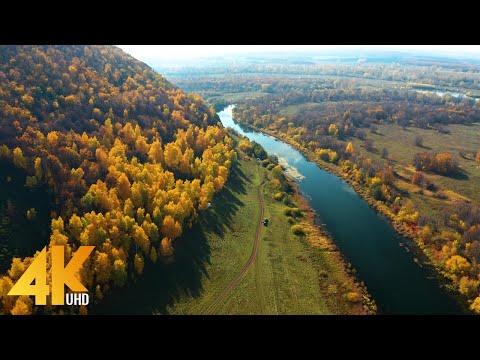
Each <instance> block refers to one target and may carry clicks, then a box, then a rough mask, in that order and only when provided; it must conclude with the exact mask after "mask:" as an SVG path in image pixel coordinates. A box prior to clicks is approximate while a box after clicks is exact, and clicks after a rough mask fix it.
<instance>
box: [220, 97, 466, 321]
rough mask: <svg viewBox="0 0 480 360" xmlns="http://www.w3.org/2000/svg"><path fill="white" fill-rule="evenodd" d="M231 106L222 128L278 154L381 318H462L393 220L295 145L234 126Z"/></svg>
mask: <svg viewBox="0 0 480 360" xmlns="http://www.w3.org/2000/svg"><path fill="white" fill-rule="evenodd" d="M233 107H234V106H233V105H230V106H229V107H227V108H226V109H224V110H223V111H222V112H219V113H218V115H219V116H220V119H221V121H222V123H223V125H224V126H226V127H231V128H233V129H235V130H236V131H238V132H239V133H240V134H242V135H244V136H247V137H248V138H249V139H250V140H254V141H256V142H258V143H259V144H261V145H262V146H263V147H264V148H265V150H266V151H267V152H268V153H270V154H276V155H277V156H278V157H279V159H280V160H281V163H282V165H284V166H286V167H287V172H288V173H290V174H291V175H292V177H293V178H294V179H295V181H296V182H297V183H298V185H299V187H300V190H301V192H302V193H303V194H304V195H305V196H306V197H307V198H308V199H309V201H310V206H311V207H312V208H313V209H314V210H315V212H316V213H317V215H318V218H319V221H320V223H322V224H325V228H326V230H328V232H329V233H330V234H331V235H332V236H333V238H334V242H335V243H336V244H337V246H338V247H339V249H340V251H341V252H342V254H343V255H344V256H345V258H346V259H347V260H348V261H349V262H350V263H351V264H352V265H353V266H354V268H355V269H356V270H357V274H358V277H359V279H360V280H362V281H364V283H365V284H366V285H367V288H368V291H369V292H370V294H371V295H372V296H373V298H374V299H375V302H376V303H377V306H378V309H379V312H380V313H382V314H461V313H462V311H461V309H460V307H459V305H458V304H457V303H456V301H455V300H454V299H453V297H452V296H451V295H450V294H448V293H447V291H445V290H444V289H443V288H441V287H440V284H439V282H438V281H437V280H436V279H434V278H433V276H432V274H429V272H428V271H427V270H426V269H425V268H422V267H420V266H419V265H418V264H417V263H416V262H415V261H414V257H413V256H412V254H411V253H408V252H407V251H406V250H405V249H404V247H401V246H400V243H402V244H405V243H406V242H407V241H406V240H405V239H404V238H402V237H401V236H400V235H398V234H397V233H396V232H395V230H394V229H393V227H392V226H391V224H390V223H389V221H388V220H387V219H386V218H385V217H384V216H382V215H380V214H378V213H377V212H376V211H375V210H373V209H372V208H371V207H370V206H369V205H368V204H367V203H366V202H365V201H364V200H363V199H362V198H361V197H360V196H359V195H358V194H357V193H356V192H355V191H354V189H353V188H352V187H351V186H350V185H349V184H347V183H346V182H345V181H344V180H342V179H340V178H338V177H337V176H335V175H333V174H330V173H328V172H326V171H324V170H322V169H320V168H319V167H318V166H317V165H316V164H315V163H313V162H311V161H309V160H308V159H306V158H305V157H304V156H303V155H302V154H301V153H300V152H299V151H298V150H296V149H295V148H293V147H292V146H290V145H288V144H286V143H284V142H282V141H280V140H277V139H275V138H273V137H271V136H268V135H265V134H263V133H260V132H257V131H254V130H252V129H249V128H247V127H245V126H240V125H239V124H237V123H235V122H234V121H233V118H232V109H233Z"/></svg>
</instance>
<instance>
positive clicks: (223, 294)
mask: <svg viewBox="0 0 480 360" xmlns="http://www.w3.org/2000/svg"><path fill="white" fill-rule="evenodd" d="M264 185H265V180H263V181H262V183H261V184H260V185H259V186H258V204H259V206H260V214H259V216H258V223H257V230H256V231H255V241H254V243H253V249H252V253H251V254H250V257H249V258H248V260H247V262H246V263H245V265H243V268H242V270H241V271H240V273H238V275H237V276H236V277H235V278H234V279H233V280H232V281H231V282H230V283H229V284H228V286H227V287H226V288H225V289H224V290H223V291H222V292H221V293H220V295H219V296H217V298H216V299H215V300H214V301H213V302H212V303H211V304H210V306H209V307H208V308H207V310H206V311H205V312H204V314H205V315H211V314H213V313H214V312H215V310H216V309H217V308H218V305H219V304H222V303H224V300H225V299H226V297H227V296H228V295H229V294H230V293H231V292H232V290H233V289H235V287H236V286H237V285H238V283H239V282H240V280H242V278H243V277H244V276H245V274H246V273H247V271H248V269H249V268H250V266H251V265H252V264H253V263H254V262H256V259H257V254H258V248H259V245H260V237H261V235H262V230H263V217H264V213H265V208H264V206H263V186H264ZM260 296H262V294H260ZM262 301H263V297H262ZM262 307H263V304H262Z"/></svg>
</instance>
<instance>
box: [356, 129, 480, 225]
mask: <svg viewBox="0 0 480 360" xmlns="http://www.w3.org/2000/svg"><path fill="white" fill-rule="evenodd" d="M447 128H448V130H450V133H449V134H441V133H439V132H438V131H434V130H426V129H419V128H413V127H408V128H406V129H405V130H404V129H402V128H401V127H400V126H398V125H394V124H382V125H379V126H378V131H377V134H374V133H371V132H368V138H370V139H372V140H373V143H374V147H375V150H374V151H373V152H369V151H367V150H365V149H364V148H363V147H362V141H361V140H359V139H357V138H352V139H351V140H352V142H353V146H354V148H355V149H356V150H357V151H359V152H361V153H364V154H366V155H367V156H369V157H371V158H372V159H374V160H376V161H383V162H387V161H386V160H385V159H382V158H381V155H380V154H381V150H382V148H386V149H388V153H389V156H388V162H390V164H391V165H392V166H393V167H394V169H395V170H396V171H397V172H398V173H399V174H401V175H403V176H405V177H407V178H409V177H411V175H412V173H413V171H414V168H413V166H412V160H413V157H414V155H415V154H416V153H417V152H423V151H434V150H435V151H448V152H451V153H452V155H453V156H454V157H455V159H456V160H457V161H458V163H459V166H460V169H461V172H460V174H459V175H457V176H442V175H438V174H435V173H431V172H429V173H427V174H426V176H427V177H428V178H429V179H430V180H431V181H432V182H433V183H434V184H436V185H438V186H439V187H440V189H441V190H442V191H443V192H445V193H446V194H447V196H448V199H447V200H439V199H436V198H434V197H432V196H429V195H430V194H428V192H427V193H426V194H424V195H421V194H418V193H417V191H418V189H417V188H416V187H415V186H413V185H411V186H410V184H408V183H401V182H400V183H399V182H397V186H399V187H400V188H401V189H405V190H409V192H410V195H411V197H412V199H413V200H414V201H415V203H416V205H417V207H418V208H419V210H420V211H421V212H422V213H428V214H429V215H431V216H434V217H438V216H440V214H441V212H442V211H443V210H445V209H449V208H450V207H451V206H453V205H454V203H455V201H456V200H459V199H470V200H472V201H474V202H477V203H478V202H480V192H479V191H478V184H480V164H479V163H478V162H477V161H475V159H474V158H473V157H472V153H473V152H476V151H478V150H480V124H474V125H472V126H466V125H456V124H455V125H449V126H448V127H447ZM417 135H419V136H421V137H422V138H423V148H420V147H417V146H415V145H414V140H415V137H416V136H417ZM349 140H350V139H349ZM460 151H464V152H466V153H467V159H465V158H463V157H461V156H460V155H459V154H460ZM414 188H415V189H414Z"/></svg>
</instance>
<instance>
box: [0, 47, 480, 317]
mask: <svg viewBox="0 0 480 360" xmlns="http://www.w3.org/2000/svg"><path fill="white" fill-rule="evenodd" d="M122 49H124V48H123V46H120V47H117V46H107V45H106V46H103V45H88V46H84V45H31V46H30V45H18V46H4V45H2V46H0V315H30V314H33V315H52V314H62V315H87V314H92V313H93V314H98V313H100V314H102V313H118V314H150V315H151V314H297V315H298V314H349V315H353V314H356V315H358V314H362V315H364V314H370V315H373V314H423V313H424V311H425V309H427V310H429V309H428V307H429V306H428V304H429V302H431V301H436V300H438V302H439V304H441V305H438V307H435V306H433V307H432V309H431V313H441V314H446V313H449V314H451V313H455V314H460V313H461V314H480V196H479V194H478V189H477V187H478V183H479V181H480V127H479V126H480V125H479V124H480V100H479V99H480V75H479V74H480V62H478V61H477V60H475V59H471V60H468V59H464V60H462V59H463V58H462V59H454V58H448V57H440V56H438V57H434V56H422V55H416V54H408V55H404V54H402V53H398V54H393V53H388V54H386V55H381V54H380V55H378V54H376V53H373V52H372V53H368V52H367V53H366V55H365V54H364V55H358V54H356V53H354V54H353V55H352V54H350V53H349V54H348V55H345V54H343V55H335V54H336V53H332V54H333V55H331V57H328V56H326V57H322V56H320V55H318V54H316V53H308V52H306V53H301V52H300V53H294V52H292V53H291V54H290V53H272V54H269V53H268V52H267V53H265V54H263V53H261V54H259V55H258V56H257V55H252V54H250V55H249V54H243V55H238V56H237V55H235V56H234V55H225V56H218V57H215V56H211V57H205V58H202V59H200V60H198V61H191V62H190V63H187V62H186V61H184V62H178V63H177V62H176V61H172V62H171V63H168V62H159V63H155V61H153V60H152V61H146V63H144V62H142V61H140V60H137V59H136V58H135V57H134V56H132V55H130V54H129V53H128V51H127V50H125V49H124V50H125V51H124V50H122ZM362 54H363V53H362ZM382 56H383V57H382ZM147 64H148V65H147ZM364 204H365V206H364ZM365 219H368V220H365ZM362 221H363V222H367V223H362ZM345 229H346V230H345ZM54 245H64V246H65V249H66V250H65V264H67V263H68V262H69V261H70V260H71V259H72V258H73V257H74V254H75V253H76V252H77V250H78V249H79V247H80V246H85V245H87V246H94V250H93V252H92V254H91V255H90V256H89V257H88V258H87V260H86V261H85V262H84V263H83V265H82V266H81V268H80V270H79V271H78V272H77V273H76V274H75V276H76V277H77V279H78V280H79V281H80V282H81V283H82V284H83V285H84V286H85V287H86V288H87V290H88V294H89V295H90V303H89V304H85V305H52V303H51V299H50V296H48V300H47V305H44V306H41V305H36V304H35V301H34V299H35V297H34V296H27V295H8V293H9V292H10V291H11V289H12V288H13V286H14V284H16V283H17V282H18V280H19V279H20V278H21V277H22V275H23V274H25V272H26V271H27V269H28V268H29V266H31V264H32V263H33V262H34V260H35V259H36V258H37V257H38V256H39V255H40V252H41V251H42V249H43V248H44V247H46V249H47V265H46V266H47V269H46V270H47V283H49V284H50V283H51V282H52V276H51V269H52V250H51V249H52V246H54ZM382 276H383V277H382ZM399 277H400V278H401V279H400V278H399ZM395 282H398V283H397V285H398V286H397V288H396V289H395V286H394V284H395ZM392 284H393V285H392ZM66 285H68V284H66ZM65 289H66V290H67V292H68V291H69V290H68V286H65ZM396 291H397V292H396ZM125 294H128V295H125ZM403 295H405V297H403ZM135 297H136V298H135ZM392 299H393V300H392ZM416 301H418V304H417V305H416V304H415V302H416ZM114 303H117V304H118V306H117V307H115V309H113V307H112V309H111V312H110V311H107V310H108V309H107V308H109V306H111V305H110V304H114ZM424 304H426V305H425V306H424ZM112 306H113V305H112ZM105 309H107V310H105Z"/></svg>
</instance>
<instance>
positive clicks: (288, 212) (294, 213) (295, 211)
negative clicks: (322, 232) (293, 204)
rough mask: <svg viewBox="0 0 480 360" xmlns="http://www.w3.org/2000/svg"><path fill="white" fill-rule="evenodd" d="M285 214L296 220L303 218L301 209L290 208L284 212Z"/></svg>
mask: <svg viewBox="0 0 480 360" xmlns="http://www.w3.org/2000/svg"><path fill="white" fill-rule="evenodd" d="M283 213H284V214H285V215H287V216H291V217H295V218H296V217H302V216H303V212H302V210H301V209H299V208H288V209H285V210H284V211H283Z"/></svg>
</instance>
